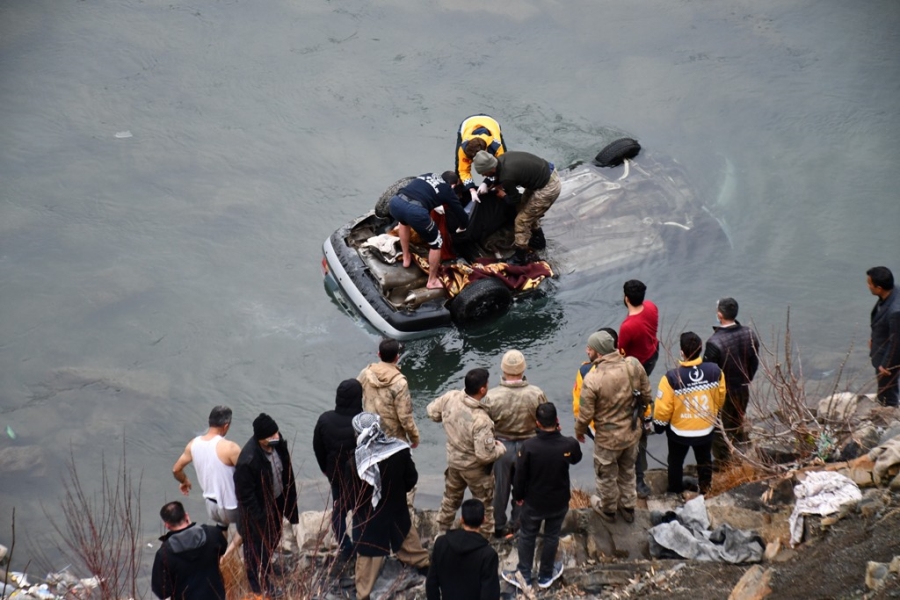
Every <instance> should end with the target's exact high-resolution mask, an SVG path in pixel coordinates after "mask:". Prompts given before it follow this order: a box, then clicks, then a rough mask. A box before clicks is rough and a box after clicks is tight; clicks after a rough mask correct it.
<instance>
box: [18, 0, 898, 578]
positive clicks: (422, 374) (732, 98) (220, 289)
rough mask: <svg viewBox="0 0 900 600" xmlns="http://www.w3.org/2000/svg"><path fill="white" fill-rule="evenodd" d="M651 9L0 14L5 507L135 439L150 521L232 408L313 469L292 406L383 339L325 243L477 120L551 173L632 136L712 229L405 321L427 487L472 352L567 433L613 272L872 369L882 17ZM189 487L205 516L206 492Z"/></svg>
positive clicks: (440, 163)
mask: <svg viewBox="0 0 900 600" xmlns="http://www.w3.org/2000/svg"><path fill="white" fill-rule="evenodd" d="M435 8H438V10H435ZM520 8H521V7H520ZM641 8H642V10H636V9H635V7H634V6H632V5H627V4H622V5H617V4H611V5H606V4H604V5H600V4H597V3H594V2H589V1H586V0H576V1H575V2H574V3H569V4H567V5H566V7H565V10H561V9H560V8H559V6H557V5H551V4H548V3H545V2H543V0H537V1H536V2H532V3H531V4H529V5H528V7H527V10H526V9H522V10H515V11H508V10H506V9H505V8H503V9H499V8H491V7H482V6H478V7H471V8H470V7H466V6H464V5H459V4H458V3H457V4H453V5H446V6H444V5H440V6H437V7H436V6H434V5H427V4H418V3H403V2H400V3H388V4H377V5H376V4H372V3H363V2H360V1H358V0H350V1H349V2H342V3H341V4H340V6H336V5H334V4H333V3H327V2H323V3H316V2H312V3H293V4H291V3H281V4H278V3H276V4H270V5H267V6H266V7H265V8H260V7H259V6H257V5H253V4H248V3H241V2H227V3H212V4H205V5H202V6H199V7H193V8H190V9H188V8H187V7H184V6H181V5H178V4H172V3H169V2H153V1H150V2H134V1H132V0H125V1H123V2H104V1H103V0H100V1H99V2H93V3H86V2H79V3H68V4H60V3H52V4H51V3H50V2H49V0H35V1H32V2H12V3H10V2H7V3H4V4H2V5H0V53H2V56H3V60H2V61H0V70H2V77H3V82H4V85H3V86H0V103H2V106H3V107H4V110H3V116H2V117H0V119H2V126H0V179H2V181H3V186H2V189H0V290H2V297H3V302H2V308H0V381H2V384H0V432H3V431H6V428H7V427H10V428H11V429H12V431H13V432H14V433H15V438H14V439H13V438H12V437H11V436H9V435H6V436H2V435H0V514H5V515H8V514H10V512H11V509H12V507H13V506H15V507H16V510H17V517H16V518H17V523H18V525H19V527H18V531H20V532H28V535H29V536H35V537H36V536H37V535H39V534H38V533H36V532H42V531H45V528H46V522H45V517H44V515H43V512H42V509H41V504H43V506H44V507H45V508H46V509H47V510H49V511H51V512H53V511H57V510H58V508H57V504H56V499H57V497H58V496H59V494H60V484H59V482H60V477H61V474H62V473H64V461H65V459H66V458H67V457H68V456H70V453H71V454H72V455H74V456H75V457H76V459H77V460H78V461H80V462H81V463H82V464H84V466H85V468H84V473H86V474H89V475H87V476H88V477H97V478H99V475H100V473H99V470H100V467H99V466H98V465H100V456H101V454H103V453H107V455H109V453H110V452H113V453H114V454H116V455H117V453H118V448H119V447H120V445H121V443H122V440H123V437H124V439H125V440H126V444H127V447H128V451H129V464H131V465H132V468H133V470H134V472H135V473H141V474H142V475H143V478H144V485H143V488H142V489H143V493H142V512H143V513H144V519H143V527H144V529H145V534H146V535H145V537H146V538H147V541H148V542H152V541H153V537H154V535H155V534H157V533H158V529H159V527H158V525H157V516H156V515H157V510H158V507H159V506H161V505H162V504H163V503H164V502H165V501H167V500H171V499H175V498H178V497H180V496H179V494H178V489H177V484H176V483H175V481H174V480H173V479H172V478H171V475H170V470H171V465H172V463H173V462H174V460H175V458H176V457H177V456H178V454H179V453H180V451H181V449H182V448H183V445H184V443H185V442H186V441H187V440H188V439H190V437H191V436H193V435H195V434H196V433H198V432H201V431H203V429H204V428H205V423H206V417H207V415H208V412H209V408H210V406H212V405H214V404H222V403H224V404H229V405H231V406H232V407H233V408H234V410H235V424H234V429H233V433H232V436H233V437H234V439H235V440H237V441H238V442H239V443H244V441H246V440H247V439H248V438H249V437H250V430H251V427H250V422H251V421H252V419H253V418H254V417H255V416H256V414H257V413H258V412H260V411H263V410H264V411H266V412H269V413H271V414H272V415H273V416H274V417H275V418H276V420H277V421H278V422H279V424H280V425H281V427H282V430H283V431H284V432H285V433H286V437H288V439H291V440H293V441H294V447H295V449H296V450H295V455H297V456H299V457H300V458H301V460H297V464H298V465H299V467H298V468H299V474H300V476H301V477H302V478H303V480H304V486H306V489H310V490H314V489H316V488H315V485H314V483H313V482H320V481H321V477H320V474H319V473H318V469H317V468H316V467H315V465H314V464H313V463H312V461H309V460H303V459H305V458H307V457H308V448H309V439H310V436H311V432H312V427H313V424H314V423H315V420H316V418H317V416H318V414H319V413H321V412H322V411H324V410H326V409H328V408H330V407H331V406H332V403H333V398H334V389H335V387H336V385H337V383H338V382H339V381H341V380H342V379H344V378H347V377H352V376H355V375H356V374H357V373H358V372H359V370H360V369H361V368H362V367H363V366H364V365H365V364H366V363H368V362H370V361H372V360H375V348H376V346H377V336H374V335H372V334H371V333H369V332H367V331H366V330H365V329H363V328H361V327H359V326H358V325H357V324H356V323H355V322H354V321H353V320H351V319H349V318H347V317H346V316H345V315H343V314H342V313H341V312H340V311H339V310H338V309H337V308H336V307H335V306H334V304H333V303H332V302H331V301H330V300H329V299H328V296H327V295H326V294H325V293H324V291H323V289H322V280H321V268H320V259H321V244H322V242H323V240H324V239H325V238H326V236H328V235H329V234H330V233H331V232H332V231H334V230H335V229H336V228H337V227H339V226H340V225H342V224H344V223H346V222H347V221H348V220H349V219H350V218H352V217H355V216H357V215H359V214H361V213H362V212H365V211H366V210H368V209H369V208H370V207H371V206H372V202H373V200H374V199H375V198H377V196H378V195H379V194H380V193H381V191H382V190H383V189H384V188H385V187H386V185H388V184H389V183H390V182H392V181H394V180H396V179H397V178H398V177H400V176H403V175H406V174H409V173H421V172H431V171H441V170H444V169H446V168H449V167H450V165H451V164H452V160H453V155H452V152H453V144H454V141H455V128H456V127H457V125H458V124H459V122H460V121H461V120H462V118H464V117H465V116H466V115H468V114H472V113H475V112H487V113H489V114H492V115H494V116H496V117H497V118H498V119H499V120H500V122H501V123H502V125H503V131H504V136H505V137H506V138H507V141H508V143H509V145H510V147H511V148H518V149H522V150H526V151H530V152H534V153H535V154H538V155H540V156H544V157H546V158H548V159H550V160H552V161H554V162H555V163H556V164H559V165H565V164H569V163H571V162H574V161H576V160H585V159H589V158H591V157H593V156H594V155H595V154H596V152H597V151H598V150H599V149H600V147H601V146H602V142H601V140H607V141H608V140H609V139H615V138H618V137H622V136H630V137H634V138H636V139H638V140H639V141H640V142H641V144H642V146H643V147H644V149H645V151H647V152H648V153H650V154H653V155H655V156H665V157H670V158H671V159H672V160H677V161H678V162H679V164H680V165H681V166H682V167H683V168H684V170H685V172H686V173H687V174H688V176H689V178H690V180H691V181H692V185H693V186H695V187H696V191H697V193H698V195H699V196H701V197H702V198H704V201H705V202H710V203H712V204H714V205H715V206H716V207H717V208H718V209H719V210H721V211H722V212H723V214H724V216H725V220H726V222H727V223H728V226H729V231H730V242H731V244H732V245H733V249H732V250H731V251H729V252H720V253H714V255H713V256H708V255H702V254H700V253H698V252H697V248H693V247H690V248H686V249H685V250H686V251H685V252H684V253H683V254H679V255H676V256H670V257H667V258H666V259H665V260H662V259H659V260H657V259H654V260H648V261H645V262H644V263H642V264H640V265H639V266H637V267H632V268H629V269H628V270H627V271H623V272H621V273H614V274H612V275H610V276H608V277H606V276H604V277H598V278H596V279H592V280H590V281H588V282H586V283H585V284H584V285H579V286H578V287H577V288H570V287H567V286H566V285H565V280H564V279H563V280H560V281H559V282H557V284H556V287H555V289H554V291H553V292H552V293H550V294H548V295H546V296H544V297H540V298H534V299H531V300H528V301H525V302H522V303H521V304H520V305H517V306H516V307H514V309H513V310H512V311H510V313H509V314H508V315H506V316H505V317H503V318H502V319H500V320H498V321H496V322H493V323H491V324H488V325H485V326H483V327H481V328H476V329H471V330H465V331H461V332H460V331H456V330H448V331H446V332H444V333H442V334H440V335H438V336H435V337H432V338H427V339H422V340H416V341H414V342H411V343H409V344H408V345H407V352H406V354H405V355H404V357H403V362H402V364H403V369H404V372H406V373H407V375H408V377H409V381H410V387H411V389H412V393H413V398H414V403H415V408H416V415H417V418H418V419H419V422H420V423H421V429H422V431H423V443H422V446H421V447H420V448H419V449H417V451H416V454H415V456H416V461H417V464H418V465H419V466H420V472H421V473H422V474H423V484H422V486H420V489H421V490H422V497H423V498H425V502H426V503H427V502H429V501H432V502H433V501H434V500H435V498H436V496H437V495H438V494H439V493H440V485H441V484H440V473H441V472H442V471H443V463H444V456H443V439H444V438H443V433H442V431H441V429H440V427H439V426H437V425H435V424H432V423H428V422H424V419H425V415H424V407H425V404H427V402H428V401H430V400H431V399H432V398H433V397H435V396H436V395H437V394H439V393H442V392H443V391H445V390H446V389H448V388H450V387H461V386H462V378H463V375H464V373H465V371H467V370H468V369H470V368H472V367H475V366H488V367H490V369H491V377H492V381H493V382H496V381H497V379H498V377H499V361H500V355H501V354H502V352H503V351H504V350H506V349H508V348H509V347H512V346H517V347H519V349H520V350H522V351H523V352H524V354H525V356H526V359H527V361H528V365H529V369H528V377H529V380H530V381H532V382H533V383H535V384H537V385H539V386H540V387H542V388H543V389H544V390H545V391H546V392H547V395H548V396H549V397H550V398H551V399H552V400H554V401H555V402H557V403H558V405H559V406H561V407H564V408H563V410H562V411H561V412H562V422H563V427H564V429H568V431H571V429H570V428H571V421H572V415H571V414H570V409H568V408H565V407H568V406H569V404H568V398H569V394H570V390H571V385H572V381H573V377H574V373H575V370H576V369H577V367H578V365H579V364H580V363H581V361H582V360H583V356H584V354H583V348H584V343H585V340H586V338H587V336H588V334H589V333H591V332H592V331H594V330H595V329H596V328H598V327H601V326H607V325H612V326H618V324H619V323H620V322H621V320H622V318H623V317H624V309H623V307H622V305H621V293H622V292H621V284H622V281H624V280H625V279H630V278H639V279H642V280H644V281H645V282H647V284H648V287H649V291H648V297H650V298H651V299H653V300H654V301H655V302H656V303H657V305H658V306H659V307H660V311H661V317H662V322H663V328H664V330H665V331H671V333H667V334H666V335H675V334H677V333H678V331H680V330H682V329H688V328H689V329H693V330H695V331H698V332H700V333H701V335H702V336H703V337H706V336H707V335H708V334H709V333H711V330H710V329H709V327H710V326H711V325H712V324H713V323H714V319H715V313H714V306H715V300H716V299H717V298H719V297H721V296H725V295H728V296H734V297H736V298H738V300H739V302H740V303H741V315H740V316H739V318H740V319H741V320H742V321H744V322H753V323H754V324H756V325H757V327H758V328H759V329H760V333H761V337H762V338H763V339H764V340H768V339H771V338H772V337H773V336H775V335H777V334H778V332H779V331H783V323H784V316H785V311H786V308H787V307H788V306H791V307H793V312H792V330H793V334H794V339H795V340H798V341H800V343H801V345H802V351H803V352H804V354H805V355H806V356H808V357H809V358H808V359H807V360H806V361H805V362H804V364H809V365H810V366H811V369H812V370H813V372H814V373H815V374H818V373H822V374H824V373H827V372H829V371H832V370H833V369H835V368H837V367H839V366H840V363H841V360H842V358H841V357H842V351H843V350H844V349H846V348H848V347H850V345H851V344H854V343H855V345H854V346H853V350H852V351H851V356H850V359H849V361H848V365H847V367H846V368H845V369H844V371H843V372H844V373H852V374H853V377H854V383H859V385H865V384H866V381H867V380H868V379H871V374H870V370H871V369H870V368H869V367H868V365H867V362H866V357H865V342H866V340H867V335H868V314H869V310H870V309H871V305H872V298H871V296H870V295H869V294H868V291H867V289H866V287H865V276H864V273H865V270H866V269H867V268H868V267H870V266H873V265H876V264H887V265H888V266H890V267H892V268H894V270H895V272H898V271H900V265H892V264H891V263H890V261H891V260H892V257H896V256H900V252H898V251H900V242H898V237H897V225H898V223H900V203H897V202H895V201H894V199H895V196H896V194H895V192H894V185H895V182H894V177H893V172H894V170H895V169H894V162H896V156H897V155H898V154H900V151H898V150H900V148H898V144H900V141H898V140H900V123H898V120H897V118H896V110H895V109H896V98H897V96H898V92H900V73H898V71H897V67H896V56H897V55H898V50H900V48H898V43H900V42H898V38H897V36H895V35H893V33H892V32H893V31H895V30H896V29H897V26H898V25H900V8H898V5H897V3H896V2H891V1H888V0H882V1H876V2H870V3H867V4H865V6H857V5H852V4H847V5H841V4H835V3H822V2H820V3H812V4H809V5H803V6H797V5H792V4H790V3H789V4H785V3H782V2H774V1H766V0H763V1H762V2H757V3H753V4H752V5H743V4H742V5H738V4H735V3H730V2H726V3H721V4H709V3H700V4H698V3H691V2H675V3H673V2H669V1H665V2H664V1H662V0H659V1H656V0H651V3H650V5H644V6H643V7H641ZM486 10H496V11H499V12H491V13H487V12H484V11H486ZM513 13H514V14H513ZM448 18H450V20H451V21H452V22H453V27H452V34H449V37H447V36H445V38H446V39H442V40H439V43H435V34H434V32H447V31H448V30H447V22H448V21H447V19H448ZM860 90H865V93H860ZM125 131H128V132H130V133H131V137H127V136H123V135H121V133H122V132H125ZM117 134H118V135H117ZM552 242H553V240H551V243H552ZM823 324H826V326H823ZM664 341H665V340H664ZM669 364H670V365H671V362H669ZM665 366H666V365H663V364H660V365H659V366H658V367H657V369H658V373H657V375H659V374H661V372H662V369H663V368H664V367H665ZM822 381H826V379H823V380H822ZM583 462H584V463H585V465H584V470H576V473H575V478H576V479H577V480H578V481H579V483H580V484H582V485H588V486H589V485H592V482H591V475H590V464H589V463H590V461H583ZM310 495H311V496H315V493H314V492H310ZM305 497H307V498H309V497H310V496H305ZM429 499H430V500H429ZM310 503H311V504H314V506H311V507H312V508H318V507H319V505H318V500H317V501H315V502H314V501H313V500H312V499H310ZM188 508H189V510H191V511H192V512H193V513H194V514H195V516H196V515H202V514H203V505H202V503H201V502H200V500H199V497H198V496H197V495H196V494H195V495H194V496H192V497H191V498H190V499H188ZM2 522H3V521H2V520H0V523H2ZM23 535H25V534H23ZM5 536H8V531H7V530H6V529H4V528H2V527H0V543H5V542H6V541H7V538H6V537H5ZM19 566H21V564H19ZM54 566H56V567H59V566H62V565H54Z"/></svg>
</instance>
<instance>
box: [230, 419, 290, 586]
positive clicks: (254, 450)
mask: <svg viewBox="0 0 900 600" xmlns="http://www.w3.org/2000/svg"><path fill="white" fill-rule="evenodd" d="M234 491H235V493H236V494H237V499H238V509H239V510H240V515H241V517H240V523H241V536H242V537H243V538H244V564H245V565H246V567H247V581H248V583H249V584H250V589H251V590H252V591H253V593H255V594H260V593H267V594H271V593H273V592H275V586H274V584H273V582H272V581H270V577H271V560H272V553H273V552H274V550H275V548H276V547H277V546H278V542H279V541H280V539H281V522H282V519H287V520H288V521H290V523H291V524H292V525H296V524H297V523H299V521H300V519H299V514H298V512H297V486H296V483H295V479H294V469H293V467H292V466H291V455H290V452H288V448H287V444H286V443H285V441H284V439H283V438H282V437H281V434H280V433H279V432H278V424H277V423H275V420H274V419H272V417H270V416H269V415H267V414H266V413H260V414H259V416H258V417H256V419H254V420H253V437H252V438H250V440H249V441H247V443H246V444H244V447H243V448H242V449H241V454H240V456H239V457H238V461H237V464H236V465H235V468H234Z"/></svg>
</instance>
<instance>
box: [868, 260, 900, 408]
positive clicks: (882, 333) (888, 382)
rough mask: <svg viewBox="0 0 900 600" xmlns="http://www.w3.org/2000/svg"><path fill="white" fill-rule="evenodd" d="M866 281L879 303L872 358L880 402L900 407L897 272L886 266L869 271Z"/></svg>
mask: <svg viewBox="0 0 900 600" xmlns="http://www.w3.org/2000/svg"><path fill="white" fill-rule="evenodd" d="M866 276H867V277H866V283H868V285H869V291H870V292H872V295H873V296H878V302H876V303H875V306H874V307H873V308H872V315H871V325H872V337H871V338H870V339H869V357H870V358H871V359H872V366H873V367H875V377H876V379H877V380H878V402H879V403H880V404H881V405H883V406H897V404H898V395H900V394H898V379H900V293H898V292H897V290H896V288H895V287H894V274H893V273H891V270H890V269H888V268H887V267H872V268H871V269H869V270H868V271H866Z"/></svg>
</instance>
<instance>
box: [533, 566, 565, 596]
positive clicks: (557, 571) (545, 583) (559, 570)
mask: <svg viewBox="0 0 900 600" xmlns="http://www.w3.org/2000/svg"><path fill="white" fill-rule="evenodd" d="M564 567H565V565H563V563H562V561H560V562H557V563H555V564H554V565H553V575H551V576H550V577H539V578H538V587H539V588H541V589H542V590H546V589H547V588H548V587H550V586H551V585H553V582H554V581H556V580H557V579H559V578H560V576H561V575H562V574H563V568H564Z"/></svg>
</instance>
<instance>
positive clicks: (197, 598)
mask: <svg viewBox="0 0 900 600" xmlns="http://www.w3.org/2000/svg"><path fill="white" fill-rule="evenodd" d="M159 516H160V517H162V520H163V524H164V525H165V526H166V529H168V530H169V532H168V533H167V534H166V535H164V536H162V537H161V538H159V541H161V542H162V546H160V547H159V550H157V551H156V558H155V559H154V561H153V575H152V576H151V581H150V587H152V588H153V593H154V594H156V595H157V596H158V597H159V598H162V599H165V598H172V599H173V600H221V599H223V598H225V583H224V582H223V581H222V573H221V572H219V557H220V556H222V555H223V554H224V553H225V547H226V546H227V545H228V542H227V540H226V539H225V530H223V529H221V528H220V527H218V526H216V525H197V524H196V523H192V522H191V517H190V515H188V513H187V511H185V510H184V506H183V505H182V504H181V502H169V503H168V504H166V505H165V506H163V507H162V509H161V510H160V511H159Z"/></svg>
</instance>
